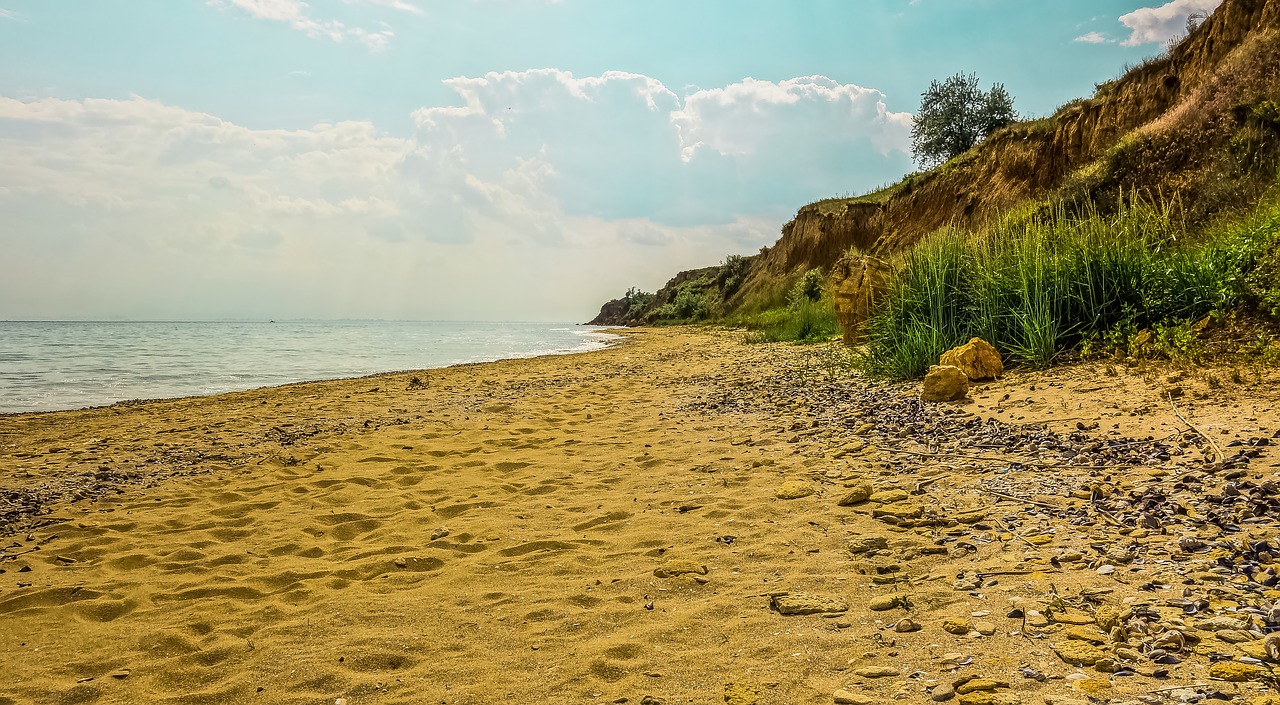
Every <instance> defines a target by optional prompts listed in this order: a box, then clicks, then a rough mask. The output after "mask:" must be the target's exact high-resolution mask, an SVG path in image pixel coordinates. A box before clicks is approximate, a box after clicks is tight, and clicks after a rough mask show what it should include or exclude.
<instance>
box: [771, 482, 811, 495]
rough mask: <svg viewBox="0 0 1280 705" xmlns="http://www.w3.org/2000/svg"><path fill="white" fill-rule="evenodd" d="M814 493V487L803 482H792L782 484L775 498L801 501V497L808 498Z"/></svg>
mask: <svg viewBox="0 0 1280 705" xmlns="http://www.w3.org/2000/svg"><path fill="white" fill-rule="evenodd" d="M814 492H816V490H815V489H814V488H813V485H811V484H809V483H807V482H804V481H801V480H790V481H788V482H784V483H782V486H781V487H779V488H778V492H777V494H776V495H775V496H776V497H777V498H778V499H800V498H801V497H808V496H809V495H811V494H813V493H814Z"/></svg>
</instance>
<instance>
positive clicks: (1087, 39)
mask: <svg viewBox="0 0 1280 705" xmlns="http://www.w3.org/2000/svg"><path fill="white" fill-rule="evenodd" d="M1071 41H1073V42H1082V43H1084V44H1102V43H1103V42H1106V41H1107V38H1106V37H1104V36H1102V34H1101V33H1100V32H1089V33H1088V34H1082V35H1080V36H1078V37H1076V38H1075V39H1073V40H1071Z"/></svg>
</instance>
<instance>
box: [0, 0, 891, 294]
mask: <svg viewBox="0 0 1280 705" xmlns="http://www.w3.org/2000/svg"><path fill="white" fill-rule="evenodd" d="M244 1H245V2H248V1H249V0H244ZM259 2H261V3H263V4H262V5H261V7H260V9H262V11H263V12H267V11H268V10H269V9H270V8H268V5H271V3H270V2H269V0H259ZM285 5H287V3H286V4H285ZM285 5H281V4H276V5H272V7H274V8H275V11H279V10H281V9H282V8H283V9H285V10H287V9H288V8H287V7H286V6H285ZM447 83H448V85H449V86H450V87H451V88H452V89H453V90H454V92H455V94H456V96H457V101H455V104H454V105H433V106H426V107H423V108H421V109H419V110H417V111H415V112H414V113H413V118H414V120H415V124H416V129H415V131H414V132H413V134H411V135H406V136H395V135H390V134H387V133H386V132H384V131H382V130H380V129H378V127H377V126H375V125H373V124H371V123H368V122H341V123H336V124H320V125H315V126H313V127H311V128H308V129H302V130H270V129H251V128H248V127H245V126H242V125H238V124H235V123H232V122H229V121H227V120H223V119H221V118H219V117H217V116H215V115H210V114H207V113H202V112H197V111H192V110H187V109H184V108H181V107H178V106H174V105H168V104H164V103H161V102H158V101H154V100H148V99H145V98H141V97H133V98H130V99H127V100H98V99H89V100H59V99H43V100H17V99H13V98H3V97H0V153H3V154H4V155H5V159H4V160H0V219H3V221H4V222H5V224H6V226H5V228H3V229H0V251H4V252H5V253H6V256H5V258H4V264H3V265H0V274H2V276H0V318H4V317H6V316H18V315H22V316H30V315H49V316H67V315H73V316H109V315H115V314H118V313H120V312H122V311H124V312H127V313H129V314H130V315H138V316H141V315H153V316H168V315H187V316H227V315H240V316H243V315H261V316H275V317H279V316H286V315H293V316H355V317H360V316H364V317H368V316H385V317H410V318H414V317H416V318H423V317H426V318H431V317H459V316H462V317H473V318H495V317H503V318H513V319H519V318H526V319H528V318H542V319H546V318H579V317H581V318H585V317H587V316H589V315H591V314H593V313H594V311H591V310H590V309H591V308H592V305H593V304H596V303H598V301H599V300H603V299H604V298H608V297H611V296H613V295H616V294H617V293H618V291H620V290H621V289H623V288H625V286H626V285H628V284H638V285H641V286H645V287H648V288H653V287H656V286H659V285H661V283H662V282H663V281H664V280H665V278H666V277H667V276H670V275H671V274H672V273H673V272H674V271H676V270H678V269H682V268H688V267H692V266H702V265H705V264H708V263H711V262H715V261H718V260H719V259H721V258H723V257H724V255H726V254H729V253H749V252H752V251H754V250H755V249H756V248H758V247H759V246H761V245H764V244H769V243H772V242H773V241H774V240H775V239H776V238H777V235H778V228H779V227H780V226H781V224H782V223H783V222H784V221H785V220H786V219H787V218H788V217H789V216H790V214H791V213H793V212H794V211H795V209H796V207H797V206H799V205H801V204H803V203H805V202H808V201H810V200H814V199H816V198H821V197H824V196H828V195H831V194H833V193H837V192H845V191H859V190H864V189H869V188H871V187H873V186H875V185H876V184H878V183H882V182H884V181H886V180H888V179H891V178H895V177H896V176H897V175H899V174H901V173H902V172H903V171H904V170H906V169H909V167H910V158H909V156H908V154H907V149H908V144H909V139H908V136H909V130H910V122H909V116H907V115H906V114H904V113H893V112H891V111H889V110H888V109H887V107H886V103H885V98H884V96H883V95H881V94H880V93H879V92H877V91H874V90H870V89H866V88H861V87H858V86H853V85H849V84H841V83H839V82H836V81H833V80H831V79H827V78H823V77H820V76H814V77H805V78H798V79H792V80H790V81H781V82H778V83H771V82H767V81H754V80H750V79H747V80H744V81H742V82H739V83H735V84H732V85H730V86H725V87H723V88H720V89H711V90H700V91H697V92H695V93H693V94H691V95H689V96H686V97H683V98H682V97H681V96H678V95H677V94H676V93H674V92H673V91H671V90H670V89H668V88H667V87H666V86H664V85H663V84H662V83H661V82H660V81H658V80H656V79H653V78H651V77H648V76H644V75H640V74H634V73H625V72H608V73H605V74H602V75H599V76H588V77H582V78H579V77H575V76H573V75H572V74H570V73H568V72H565V71H560V70H556V69H540V70H530V71H521V72H500V73H490V74H486V75H484V76H479V77H459V78H455V79H451V80H450V81H448V82H447ZM50 262H57V263H58V266H57V267H56V268H52V269H51V267H50V266H49V264H48V263H50ZM477 282H483V285H482V286H478V285H477ZM477 288H479V289H480V290H481V293H480V294H476V295H475V296H467V297H462V298H459V292H463V291H472V290H475V289H477ZM50 291H56V292H58V293H57V294H56V295H52V294H50ZM157 297H159V298H157ZM160 299H163V301H164V302H167V303H164V304H163V305H164V306H172V307H174V311H176V313H174V312H170V311H168V310H167V309H164V308H163V306H162V305H161V304H160V303H157V301H159V300H160ZM86 302H89V303H86ZM86 305H88V306H94V307H98V308H94V309H93V310H85V308H84V307H85V306H86ZM75 307H79V308H75ZM184 307H185V308H184ZM184 312H185V313H184Z"/></svg>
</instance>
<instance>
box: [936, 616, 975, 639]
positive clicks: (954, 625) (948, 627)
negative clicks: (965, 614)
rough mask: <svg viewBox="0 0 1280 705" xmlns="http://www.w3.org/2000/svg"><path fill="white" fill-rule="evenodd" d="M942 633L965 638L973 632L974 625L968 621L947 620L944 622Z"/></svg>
mask: <svg viewBox="0 0 1280 705" xmlns="http://www.w3.org/2000/svg"><path fill="white" fill-rule="evenodd" d="M942 631H944V632H947V633H948V634H957V635H960V636H963V635H965V634H968V633H969V632H971V631H973V624H972V623H970V622H969V620H967V619H945V620H943V621H942Z"/></svg>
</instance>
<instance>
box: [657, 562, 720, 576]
mask: <svg viewBox="0 0 1280 705" xmlns="http://www.w3.org/2000/svg"><path fill="white" fill-rule="evenodd" d="M688 574H694V575H706V574H707V567H706V566H705V565H702V564H701V563H695V562H693V561H670V562H668V563H664V564H662V565H660V566H658V567H657V568H654V569H653V575H654V577H657V578H674V577H676V576H678V575H688Z"/></svg>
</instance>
